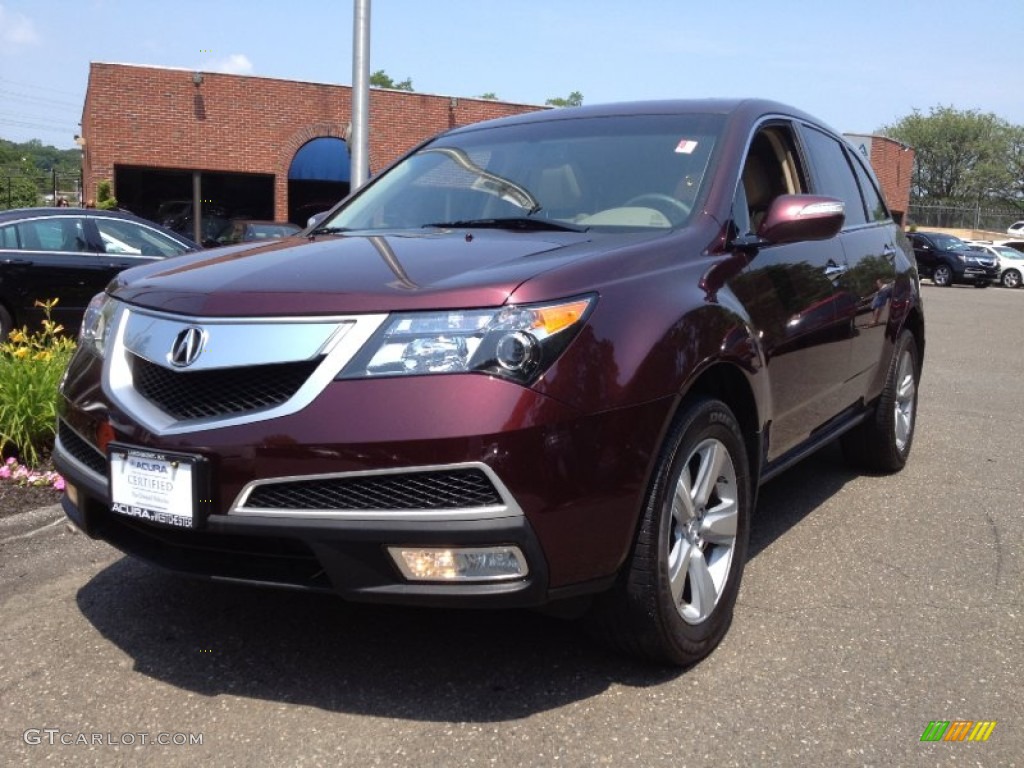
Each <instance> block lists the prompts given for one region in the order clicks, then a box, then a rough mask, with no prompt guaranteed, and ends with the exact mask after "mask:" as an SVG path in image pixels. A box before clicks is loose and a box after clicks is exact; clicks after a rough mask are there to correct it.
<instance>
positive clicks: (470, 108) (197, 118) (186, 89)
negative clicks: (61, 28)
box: [82, 63, 543, 220]
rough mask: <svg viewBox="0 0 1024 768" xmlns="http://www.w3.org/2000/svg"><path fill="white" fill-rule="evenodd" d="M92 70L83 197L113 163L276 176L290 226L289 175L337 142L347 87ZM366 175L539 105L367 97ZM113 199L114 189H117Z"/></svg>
mask: <svg viewBox="0 0 1024 768" xmlns="http://www.w3.org/2000/svg"><path fill="white" fill-rule="evenodd" d="M194 74H195V73H193V72H192V71H190V70H182V69H163V68H155V67H140V66H132V65H124V64H105V63H93V64H92V65H91V66H90V69H89V84H88V89H87V92H86V97H85V105H84V108H83V113H82V137H83V138H84V139H85V147H84V151H83V157H82V172H83V184H84V189H85V193H84V194H85V196H86V197H87V198H89V197H93V196H94V195H95V190H96V185H97V183H98V182H99V181H101V180H103V179H113V178H114V165H115V164H117V165H129V166H138V167H146V168H164V169H174V170H199V171H216V172H231V173H263V174H268V173H269V174H273V175H274V177H275V178H274V206H275V217H276V218H277V219H279V220H285V219H287V218H288V167H289V166H290V165H291V162H292V159H293V158H294V156H295V153H296V152H297V151H298V150H299V148H300V147H302V145H303V144H305V143H306V142H307V141H309V140H310V139H313V138H317V137H321V136H333V137H337V138H343V137H344V134H345V129H346V127H347V125H348V123H349V121H350V119H351V113H352V89H351V88H350V87H348V86H342V85H325V84H321V83H303V82H296V81H291V80H276V79H273V78H266V77H250V76H244V75H225V74H217V73H210V72H202V73H200V74H201V79H202V82H201V83H199V84H198V85H197V84H196V83H195V82H193V76H194ZM369 105H370V109H369V111H370V115H369V122H370V136H369V154H370V158H369V160H370V170H371V171H378V170H380V169H381V168H383V167H385V166H386V165H388V164H389V163H391V162H392V161H393V160H395V159H396V158H397V157H398V156H399V155H401V154H402V153H403V152H405V151H406V150H407V149H409V148H411V147H412V146H414V145H415V144H417V143H419V142H420V141H422V140H424V139H426V138H429V137H430V136H433V135H434V134H436V133H438V132H440V131H443V130H447V129H448V128H452V127H454V126H456V125H467V124H469V123H473V122H477V121H480V120H486V119H490V118H494V117H505V116H507V115H514V114H519V113H522V112H530V111H534V110H537V109H543V107H538V106H531V105H524V104H510V103H507V102H497V101H487V100H482V99H467V98H462V97H459V98H451V97H448V96H432V95H427V94H419V93H408V92H404V91H390V90H379V89H372V90H371V91H370V102H369ZM114 194H115V195H116V194H117V190H116V189H115V190H114Z"/></svg>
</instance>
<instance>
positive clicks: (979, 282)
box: [974, 280, 988, 288]
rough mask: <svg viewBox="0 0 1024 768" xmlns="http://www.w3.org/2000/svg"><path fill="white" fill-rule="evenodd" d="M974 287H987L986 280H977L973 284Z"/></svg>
mask: <svg viewBox="0 0 1024 768" xmlns="http://www.w3.org/2000/svg"><path fill="white" fill-rule="evenodd" d="M974 287H975V288H988V280H979V281H978V282H976V283H975V284H974Z"/></svg>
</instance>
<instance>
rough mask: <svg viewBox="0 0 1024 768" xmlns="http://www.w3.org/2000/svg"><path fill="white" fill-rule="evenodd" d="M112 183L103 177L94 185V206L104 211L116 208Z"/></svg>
mask: <svg viewBox="0 0 1024 768" xmlns="http://www.w3.org/2000/svg"><path fill="white" fill-rule="evenodd" d="M112 188H113V184H112V183H111V181H110V180H109V179H104V180H103V181H101V182H100V183H99V184H97V185H96V207H97V208H99V209H100V210H104V211H112V210H114V209H115V208H117V198H116V197H114V194H113V189H112Z"/></svg>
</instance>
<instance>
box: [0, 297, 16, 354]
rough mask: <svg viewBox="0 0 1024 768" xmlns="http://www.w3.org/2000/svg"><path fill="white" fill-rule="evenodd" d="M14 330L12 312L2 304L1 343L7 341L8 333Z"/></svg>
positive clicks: (0, 315)
mask: <svg viewBox="0 0 1024 768" xmlns="http://www.w3.org/2000/svg"><path fill="white" fill-rule="evenodd" d="M13 330H14V321H13V320H12V319H11V314H10V312H8V311H7V310H6V309H5V308H4V306H3V305H2V304H0V344H3V343H4V342H6V341H7V334H9V333H10V332H11V331H13Z"/></svg>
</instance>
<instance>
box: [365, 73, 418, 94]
mask: <svg viewBox="0 0 1024 768" xmlns="http://www.w3.org/2000/svg"><path fill="white" fill-rule="evenodd" d="M370 86H371V87H373V88H390V89H392V90H394V91H412V90H413V87H412V78H409V77H407V78H405V80H402V81H401V82H398V83H396V82H395V81H394V80H392V79H391V76H390V75H388V73H387V72H385V71H384V70H383V69H378V70H377V71H376V72H374V73H373V74H372V75H370Z"/></svg>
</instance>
